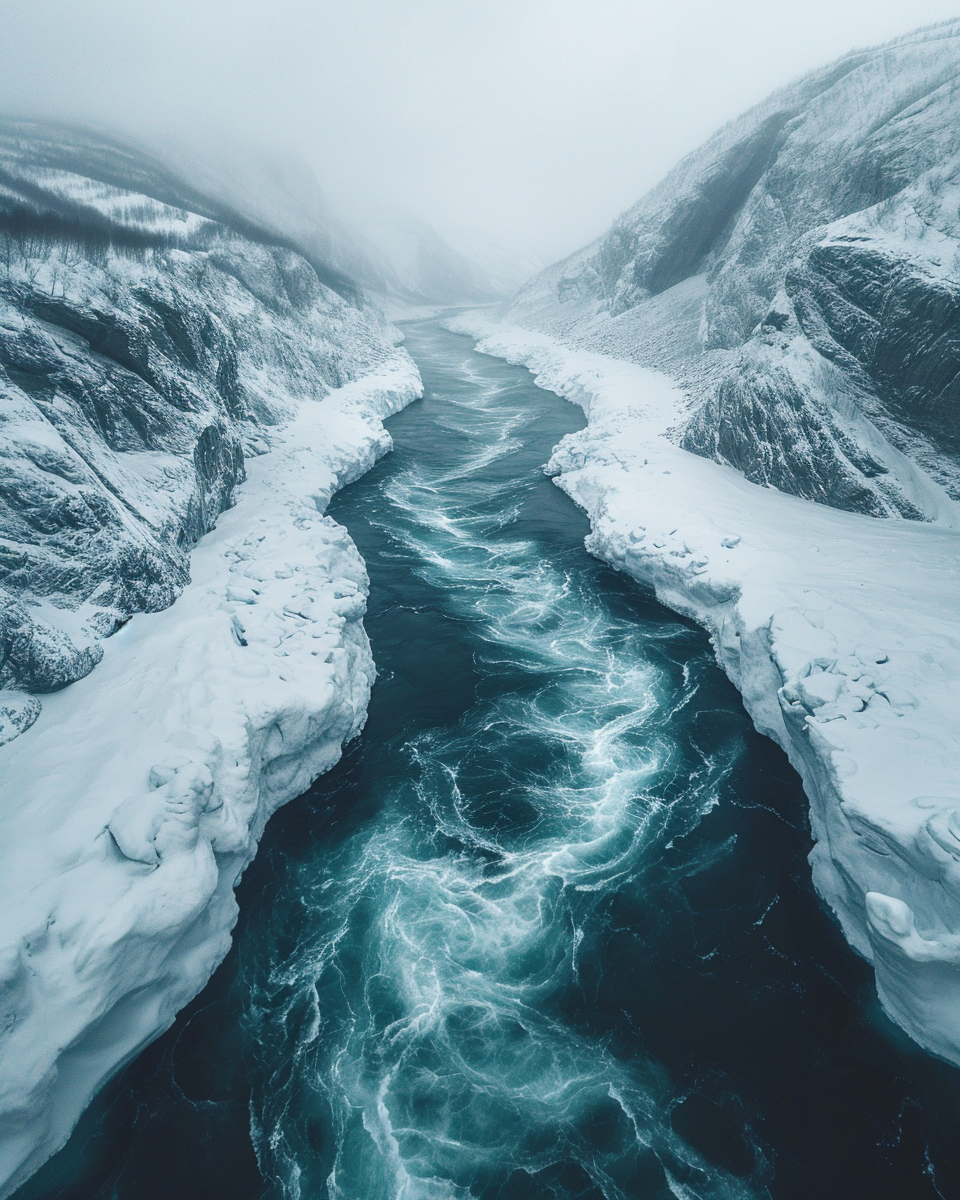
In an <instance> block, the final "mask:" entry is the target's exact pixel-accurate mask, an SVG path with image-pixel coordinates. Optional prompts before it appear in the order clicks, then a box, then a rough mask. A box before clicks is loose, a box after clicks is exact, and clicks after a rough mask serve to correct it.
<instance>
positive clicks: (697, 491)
mask: <svg viewBox="0 0 960 1200" xmlns="http://www.w3.org/2000/svg"><path fill="white" fill-rule="evenodd" d="M450 325H451V328H453V329H454V331H455V332H461V333H469V334H471V335H473V336H475V337H481V338H482V340H481V341H480V343H479V346H478V348H479V349H480V350H481V351H483V352H484V353H488V354H494V355H498V356H500V357H503V358H506V359H508V360H509V361H511V362H516V363H522V364H523V365H525V366H527V367H529V369H530V370H531V371H533V372H534V373H535V374H536V380H537V383H538V384H540V385H541V386H542V387H546V388H549V389H550V390H552V391H555V392H557V393H558V394H560V395H563V396H566V397H567V398H569V399H570V400H573V401H575V402H577V403H578V404H580V405H581V406H582V407H583V408H584V410H585V412H586V413H587V416H588V425H587V427H586V429H584V430H583V431H581V432H579V433H575V434H572V435H570V436H568V437H566V438H564V440H563V441H562V442H561V443H560V445H559V446H558V447H557V449H556V451H555V453H554V455H553V458H552V460H551V462H550V464H549V467H548V470H549V471H550V472H551V473H552V474H554V475H555V476H556V482H557V483H558V484H559V486H560V487H561V488H562V489H563V490H564V491H565V492H567V494H568V495H569V496H571V497H572V499H573V500H575V501H576V503H577V504H579V505H580V506H581V507H582V508H583V509H584V510H585V511H586V512H587V514H588V515H589V517H590V522H591V533H590V535H589V538H588V549H590V550H591V551H592V552H593V553H594V554H596V555H598V556H599V557H601V558H603V559H605V560H606V561H607V562H609V563H611V564H612V565H614V566H615V567H618V568H619V569H621V570H623V571H625V572H627V573H628V574H630V575H632V576H633V577H634V578H635V579H637V580H638V581H640V582H641V583H644V584H647V585H650V586H652V587H653V588H655V590H656V593H657V596H658V597H659V598H660V599H661V600H662V601H663V602H664V603H666V604H668V605H670V606H671V607H672V608H674V609H676V610H677V611H679V612H682V613H685V614H687V615H688V616H690V617H692V618H693V619H694V620H696V621H698V622H699V623H700V624H702V625H703V626H704V627H705V628H706V629H707V630H708V631H709V632H710V634H711V637H712V640H713V645H714V648H715V650H716V654H717V657H718V659H719V661H720V663H721V665H722V666H723V668H724V669H725V670H726V672H727V674H728V675H729V676H730V678H731V679H732V680H733V682H734V683H735V684H736V685H737V687H738V688H739V689H740V691H741V692H742V694H743V699H744V703H745V705H746V707H747V710H748V711H749V713H750V715H751V717H752V719H753V721H754V723H755V724H756V726H757V728H758V729H759V730H760V731H761V732H763V733H765V734H767V735H769V736H770V737H772V738H774V739H775V740H776V741H777V742H778V743H779V744H780V745H781V746H782V747H783V748H784V750H785V751H786V752H787V754H788V756H789V757H790V760H791V762H792V763H793V764H794V766H795V767H796V768H797V770H798V771H799V772H800V774H801V776H802V777H803V781H804V786H805V788H806V791H807V795H808V796H809V799H810V818H811V824H812V828H813V834H814V837H815V839H816V845H815V847H814V849H813V851H812V853H811V864H812V867H813V877H814V882H815V884H816V887H817V889H818V891H819V892H820V895H821V896H822V897H823V898H824V899H825V900H826V902H827V903H828V904H829V905H830V907H831V908H832V910H833V911H834V912H835V913H836V915H837V917H838V918H839V920H840V923H841V925H842V927H843V930H844V933H845V934H846V936H847V938H848V940H849V941H850V942H851V943H852V944H853V946H855V947H856V949H857V950H859V951H860V953H861V954H863V955H864V956H865V957H866V958H867V959H868V960H869V961H870V962H872V963H873V965H874V968H875V970H876V979H877V988H878V991H879V994H880V999H881V1001H882V1003H883V1005H884V1008H885V1009H886V1011H887V1012H888V1013H889V1015H890V1016H891V1017H892V1018H893V1019H894V1020H895V1021H897V1022H898V1023H899V1024H900V1025H901V1026H902V1027H903V1028H904V1029H906V1030H907V1031H908V1032H909V1033H910V1034H911V1036H912V1037H914V1038H915V1039H916V1040H917V1041H918V1042H920V1044H921V1045H923V1046H924V1047H926V1049H928V1050H930V1051H932V1052H933V1053H935V1054H937V1055H940V1056H941V1057H943V1058H945V1059H948V1060H949V1061H951V1062H954V1063H957V1064H958V1065H960V758H958V754H957V744H958V733H960V613H958V611H957V608H956V604H955V598H956V596H957V594H958V589H960V508H958V506H957V505H956V504H954V503H953V502H952V501H950V500H949V498H948V497H947V496H946V495H945V494H943V493H941V494H940V496H939V509H938V520H937V521H935V522H930V523H919V522H910V521H896V520H876V519H874V518H871V517H868V516H864V515H860V514H856V513H848V512H842V511H838V510H837V509H833V508H830V507H828V506H826V505H820V504H816V503H813V502H811V501H808V500H804V499H802V498H798V497H795V496H790V495H786V494H784V493H782V492H780V491H777V490H775V489H773V488H764V487H761V486H758V485H757V484H755V483H752V482H750V481H749V480H747V479H745V478H744V477H743V476H742V475H741V474H740V473H739V472H737V471H734V470H733V469H731V468H730V467H729V466H725V465H722V464H718V463H715V462H710V461H708V460H707V459H705V458H702V457H700V456H697V455H694V454H692V453H690V452H689V451H687V450H684V449H683V448H682V447H679V446H677V445H676V443H675V442H674V441H673V440H672V438H671V437H670V436H669V431H670V430H671V428H672V427H673V426H675V425H676V423H677V421H678V420H681V419H683V417H684V416H685V415H686V414H687V411H688V409H689V404H690V401H689V399H688V397H687V396H685V395H684V393H683V392H682V391H681V390H680V389H679V388H678V387H677V386H676V384H675V382H674V381H672V380H671V379H670V378H669V377H667V376H666V375H664V374H662V373H658V372H654V371H651V370H649V369H645V368H643V367H639V366H637V365H635V364H632V363H626V362H624V361H622V360H617V359H613V358H610V357H608V356H604V355H599V354H594V353H591V352H589V351H583V350H579V349H570V348H568V347H564V346H563V345H561V344H560V343H558V342H557V341H556V340H554V339H552V338H549V337H547V336H545V335H543V334H539V333H536V332H531V331H529V330H522V329H519V328H516V327H514V328H511V327H508V326H504V325H498V324H494V323H492V322H491V321H490V320H489V318H486V319H485V318H483V317H482V316H477V315H473V316H470V315H468V316H466V317H461V318H457V319H455V320H454V321H452V322H450ZM930 487H931V489H933V488H934V487H935V485H932V484H931V485H930ZM936 498H937V497H936V496H935V495H934V494H933V493H932V491H931V498H930V502H931V503H933V501H934V499H936Z"/></svg>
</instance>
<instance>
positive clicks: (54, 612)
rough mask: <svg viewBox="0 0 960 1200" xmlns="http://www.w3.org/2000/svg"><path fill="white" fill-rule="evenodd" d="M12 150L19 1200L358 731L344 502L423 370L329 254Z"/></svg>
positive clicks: (414, 392) (151, 1027)
mask: <svg viewBox="0 0 960 1200" xmlns="http://www.w3.org/2000/svg"><path fill="white" fill-rule="evenodd" d="M0 160H2V162H0V458H2V460H3V481H2V485H0V689H2V690H0V743H2V744H0V794H2V798H3V804H2V806H0V1194H4V1195H5V1194H7V1193H8V1192H9V1191H10V1190H12V1189H13V1188H14V1187H16V1186H17V1184H18V1183H20V1182H22V1181H23V1179H25V1178H26V1177H27V1176H28V1175H29V1174H30V1173H31V1172H32V1171H33V1170H35V1169H36V1168H37V1167H38V1166H39V1165H40V1164H41V1163H42V1162H43V1160H44V1159H45V1158H46V1157H48V1156H49V1155H50V1154H51V1153H52V1152H53V1151H54V1150H56V1149H57V1148H58V1147H59V1146H60V1145H61V1144H62V1143H63V1142H64V1141H65V1140H66V1138H67V1136H68V1134H69V1133H70V1130H71V1128H72V1127H73V1125H74V1123H75V1122H76V1120H77V1118H78V1116H79V1115H80V1113H81V1111H82V1109H83V1107H84V1106H85V1105H86V1103H87V1102H88V1101H89V1099H90V1098H91V1096H92V1095H93V1093H94V1092H95V1091H96V1090H97V1088H98V1087H99V1086H100V1085H101V1084H102V1083H103V1082H104V1080H105V1079H106V1078H107V1077H108V1076H109V1075H110V1074H112V1073H113V1072H114V1071H115V1070H116V1069H117V1068H118V1067H119V1066H120V1065H121V1064H123V1063H124V1062H125V1061H127V1060H128V1059H129V1058H131V1057H132V1056H133V1055H135V1054H136V1053H137V1052H138V1051H139V1050H140V1049H141V1048H142V1047H143V1046H145V1045H146V1044H147V1043H148V1042H149V1041H151V1040H152V1039H153V1038H154V1037H156V1036H157V1034H159V1033H160V1032H162V1031H163V1029H165V1028H166V1027H167V1026H169V1024H170V1023H171V1022H172V1020H173V1018H174V1016H175V1014H176V1012H177V1011H178V1009H179V1008H181V1007H182V1006H183V1005H184V1004H185V1003H187V1002H188V1001H189V1000H190V999H191V998H192V997H193V996H194V995H196V993H197V992H198V991H199V990H200V988H201V987H202V986H203V985H204V983H205V982H206V981H207V979H208V978H209V976H210V974H211V973H212V971H213V970H214V969H215V967H216V966H217V964H218V963H219V962H220V960H221V959H222V958H223V956H224V954H225V953H226V951H227V949H228V947H229V944H230V932H231V929H232V927H233V924H234V922H235V919H236V901H235V899H234V894H233V888H234V885H235V883H236V881H237V879H238V877H239V875H240V873H241V872H242V871H243V869H244V867H245V866H246V864H247V863H248V862H249V861H250V859H251V858H252V856H253V854H254V851H255V849H256V845H257V841H258V839H259V837H260V834H261V832H262V830H263V827H264V824H265V822H266V821H267V819H268V817H269V816H270V814H271V813H272V812H273V811H274V810H275V809H276V808H277V807H278V806H279V805H281V804H283V803H285V802H286V801H288V800H290V799H292V798H293V797H295V796H297V795H299V794H300V793H302V792H303V791H305V790H306V788H307V787H308V786H309V785H310V784H311V783H312V782H313V781H314V779H316V778H317V776H318V775H320V774H321V773H322V772H324V771H326V770H328V769H329V768H330V767H331V766H332V765H333V764H334V763H335V762H336V761H337V759H338V758H339V756H340V752H341V746H342V744H343V743H344V742H345V741H347V740H348V739H349V738H351V737H353V736H355V735H356V734H357V733H358V732H359V730H360V728H361V726H362V724H363V720H364V716H365V713H366V705H367V699H368V696H369V691H370V686H371V683H372V680H373V677H374V666H373V661H372V658H371V655H370V649H369V644H368V642H367V638H366V634H365V633H364V630H363V626H362V616H363V613H364V609H365V599H366V594H367V579H366V573H365V569H364V566H363V563H362V561H361V559H360V557H359V555H358V554H357V552H356V550H355V548H354V546H353V544H352V543H351V541H350V539H349V538H348V536H347V534H346V532H345V531H344V530H343V529H341V528H340V527H339V526H338V525H336V523H335V522H333V521H332V520H330V519H329V518H328V517H326V516H324V510H325V508H326V506H327V504H328V502H329V500H330V497H331V495H332V494H333V492H334V491H335V490H336V489H337V488H338V487H341V486H343V485H344V484H346V483H348V482H349V481H350V480H352V479H353V478H355V477H357V476H358V475H359V474H361V473H362V472H363V471H365V470H366V469H368V468H369V467H370V466H371V465H372V464H373V463H374V462H375V461H376V459H377V457H378V456H379V455H381V454H382V453H384V452H385V451H386V450H387V449H388V448H389V445H390V439H389V436H388V434H387V433H386V431H385V430H384V428H383V424H382V421H383V418H384V417H386V416H388V415H389V414H390V413H392V412H395V411H397V409H399V408H400V407H402V406H403V405H404V404H405V403H408V402H409V401H410V400H412V399H413V398H415V397H416V396H418V395H419V394H420V393H421V384H420V379H419V374H418V372H417V369H416V367H415V365H414V364H413V362H412V360H411V359H410V358H409V356H408V355H407V354H406V352H405V351H404V350H402V349H401V348H399V347H398V346H397V345H396V341H397V335H396V334H395V332H394V331H392V330H391V329H390V328H389V327H387V326H386V325H385V323H384V322H383V320H382V318H381V317H380V316H379V315H378V314H377V313H376V312H375V311H372V310H370V309H369V308H368V307H367V306H366V305H365V304H364V303H363V302H362V301H360V300H359V299H358V298H357V297H356V295H355V294H354V293H353V291H352V289H351V288H350V287H349V286H346V285H345V284H344V283H343V280H342V279H341V277H340V276H339V275H338V273H337V272H336V271H335V270H334V269H333V268H331V267H329V264H327V265H325V264H324V262H323V261H320V260H317V261H311V260H309V259H308V258H306V257H304V255H302V254H300V253H299V252H298V251H297V250H295V249H294V248H292V246H290V245H284V244H282V243H278V242H277V240H276V239H275V238H273V237H272V236H271V234H270V232H269V230H267V231H264V230H263V229H261V228H258V227H256V226H255V225H253V224H252V223H251V222H250V221H248V220H246V219H244V218H237V217H235V216H233V215H231V214H230V213H229V212H227V211H225V210H224V209H223V206H222V205H221V204H218V203H211V202H209V201H208V200H206V199H204V198H203V197H196V196H195V195H194V194H193V193H192V192H191V191H190V188H189V187H188V186H187V185H185V184H183V183H182V182H180V181H178V180H176V179H175V178H172V177H170V176H169V175H168V174H167V173H166V172H165V170H164V169H163V168H161V167H160V166H159V165H158V164H157V163H156V162H153V161H151V160H148V159H146V158H144V157H143V156H142V155H141V154H140V153H139V152H131V151H128V150H126V149H124V148H123V147H121V146H118V145H117V144H115V143H112V142H109V141H106V142H105V141H101V140H98V139H97V138H96V137H95V136H93V135H89V134H82V133H77V131H64V130H63V129H60V128H58V127H38V126H36V125H29V126H24V125H23V124H22V123H21V124H15V125H13V126H10V125H6V126H4V127H3V128H2V129H0ZM191 205H192V207H191ZM324 280H327V282H324ZM333 283H336V284H337V285H338V286H340V287H341V292H340V293H338V292H337V291H336V290H334V288H333V287H332V286H330V284H333ZM191 551H192V553H191ZM158 610H160V611H158ZM111 635H112V636H111ZM66 685H69V686H66ZM40 696H42V702H41V699H40V698H39V697H40Z"/></svg>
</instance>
